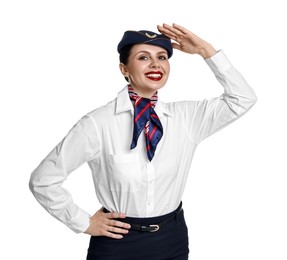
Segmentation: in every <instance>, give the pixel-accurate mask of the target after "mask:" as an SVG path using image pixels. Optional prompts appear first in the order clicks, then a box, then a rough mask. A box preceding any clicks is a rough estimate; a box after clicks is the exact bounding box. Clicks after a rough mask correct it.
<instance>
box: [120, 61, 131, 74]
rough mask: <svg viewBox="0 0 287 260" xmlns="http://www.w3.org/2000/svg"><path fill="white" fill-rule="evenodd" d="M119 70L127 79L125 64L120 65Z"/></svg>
mask: <svg viewBox="0 0 287 260" xmlns="http://www.w3.org/2000/svg"><path fill="white" fill-rule="evenodd" d="M119 68H120V71H121V73H122V74H123V75H124V77H128V76H129V73H128V70H127V68H126V65H125V64H123V63H120V65H119Z"/></svg>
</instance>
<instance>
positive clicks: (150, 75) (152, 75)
mask: <svg viewBox="0 0 287 260" xmlns="http://www.w3.org/2000/svg"><path fill="white" fill-rule="evenodd" d="M147 77H149V78H161V77H162V76H161V75H160V74H148V75H147Z"/></svg>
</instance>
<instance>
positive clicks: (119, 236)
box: [102, 231, 123, 239]
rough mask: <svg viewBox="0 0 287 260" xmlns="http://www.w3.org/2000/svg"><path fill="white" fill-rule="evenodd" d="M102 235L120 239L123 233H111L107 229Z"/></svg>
mask: <svg viewBox="0 0 287 260" xmlns="http://www.w3.org/2000/svg"><path fill="white" fill-rule="evenodd" d="M102 235H103V236H105V237H110V238H114V239H122V238H123V235H121V234H115V233H112V232H109V231H105V232H103V234H102Z"/></svg>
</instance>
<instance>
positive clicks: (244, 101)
mask: <svg viewBox="0 0 287 260" xmlns="http://www.w3.org/2000/svg"><path fill="white" fill-rule="evenodd" d="M205 61H206V63H207V65H208V66H209V67H210V69H211V70H212V72H213V73H214V75H215V77H216V79H217V80H218V82H219V83H220V84H221V85H222V86H223V88H224V93H223V94H222V95H221V96H220V97H216V98H212V99H210V100H203V101H199V102H186V115H187V117H188V119H187V128H188V129H189V132H190V137H191V138H192V140H193V141H194V142H196V143H199V142H200V141H202V140H203V139H205V138H206V137H208V136H210V135H211V134H213V133H215V132H217V131H219V130H220V129H222V128H223V127H225V126H227V125H228V124H230V123H232V122H233V121H235V120H236V119H238V118H239V117H241V116H242V115H244V114H245V113H246V112H247V111H248V110H249V109H250V108H251V107H252V106H253V105H254V104H255V103H256V101H257V97H256V94H255V93H254V91H253V89H252V88H251V87H250V86H249V84H248V83H247V82H246V80H245V79H244V78H243V76H242V75H241V73H240V72H239V71H237V70H236V69H235V68H234V67H233V65H232V64H231V63H230V61H229V60H228V59H227V57H226V55H225V54H224V52H223V51H222V50H220V51H218V52H217V53H216V54H215V55H213V56H212V57H211V58H208V59H206V60H205Z"/></svg>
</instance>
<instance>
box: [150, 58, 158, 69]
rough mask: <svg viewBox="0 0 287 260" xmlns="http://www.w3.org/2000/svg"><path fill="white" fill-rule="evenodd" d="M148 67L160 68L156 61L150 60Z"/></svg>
mask: <svg viewBox="0 0 287 260" xmlns="http://www.w3.org/2000/svg"><path fill="white" fill-rule="evenodd" d="M150 67H151V68H159V67H160V64H159V62H158V61H157V60H155V59H152V60H151V63H150Z"/></svg>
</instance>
